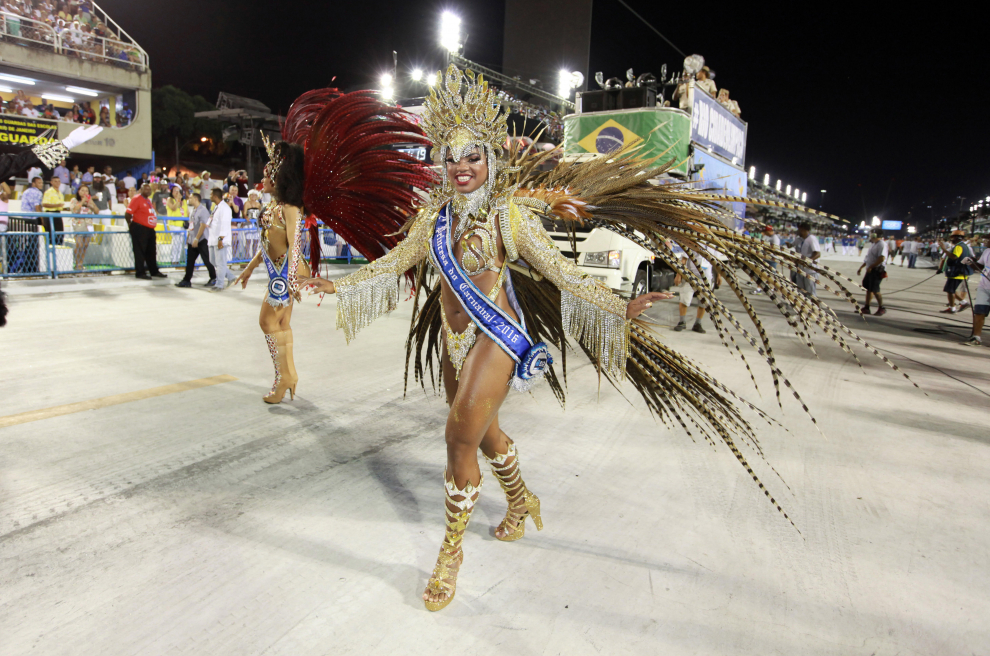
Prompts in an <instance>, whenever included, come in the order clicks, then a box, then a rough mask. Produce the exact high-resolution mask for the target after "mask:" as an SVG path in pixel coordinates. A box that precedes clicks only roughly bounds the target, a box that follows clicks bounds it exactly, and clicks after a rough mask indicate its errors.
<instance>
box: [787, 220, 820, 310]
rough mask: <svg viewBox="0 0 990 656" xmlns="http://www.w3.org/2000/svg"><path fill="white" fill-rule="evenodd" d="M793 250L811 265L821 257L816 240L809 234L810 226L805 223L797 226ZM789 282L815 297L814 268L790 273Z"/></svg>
mask: <svg viewBox="0 0 990 656" xmlns="http://www.w3.org/2000/svg"><path fill="white" fill-rule="evenodd" d="M794 250H796V251H797V252H798V254H799V255H801V256H802V257H805V258H807V259H809V260H811V262H812V263H815V262H817V261H818V258H820V257H821V256H822V249H821V246H819V245H818V238H817V237H815V236H814V235H813V234H811V224H810V223H808V222H807V221H805V222H804V223H802V224H801V225H799V226H798V239H797V240H796V241H795V242H794ZM791 282H793V283H794V284H795V285H797V286H798V287H800V288H801V291H803V292H804V293H805V294H807V295H808V296H817V293H816V290H815V286H816V285H817V283H818V273H817V272H816V271H815V267H813V266H808V267H802V270H801V271H791Z"/></svg>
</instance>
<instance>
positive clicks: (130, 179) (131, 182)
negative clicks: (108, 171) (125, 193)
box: [124, 173, 137, 189]
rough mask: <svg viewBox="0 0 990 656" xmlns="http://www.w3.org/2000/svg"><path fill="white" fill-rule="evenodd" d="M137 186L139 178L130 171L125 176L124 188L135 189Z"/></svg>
mask: <svg viewBox="0 0 990 656" xmlns="http://www.w3.org/2000/svg"><path fill="white" fill-rule="evenodd" d="M136 186H137V179H136V178H135V177H134V176H133V175H131V174H130V173H128V174H127V175H125V176H124V189H133V188H134V187H136Z"/></svg>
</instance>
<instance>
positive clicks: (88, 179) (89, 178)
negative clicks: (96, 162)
mask: <svg viewBox="0 0 990 656" xmlns="http://www.w3.org/2000/svg"><path fill="white" fill-rule="evenodd" d="M95 172H96V167H95V166H88V167H86V172H85V173H83V174H82V182H83V184H92V183H93V174H94V173H95Z"/></svg>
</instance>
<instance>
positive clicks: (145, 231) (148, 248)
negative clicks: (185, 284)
mask: <svg viewBox="0 0 990 656" xmlns="http://www.w3.org/2000/svg"><path fill="white" fill-rule="evenodd" d="M124 218H125V219H126V220H127V230H128V231H129V232H130V233H131V245H132V246H133V247H134V274H135V276H136V277H137V278H140V279H141V280H151V279H152V278H153V277H154V278H167V277H168V276H166V275H165V274H164V273H162V272H161V271H159V270H158V254H157V250H158V246H157V244H156V243H155V242H156V240H155V226H156V225H158V216H157V215H156V214H155V206H154V204H153V203H152V202H151V185H149V184H144V185H142V186H141V193H140V194H138V195H137V196H135V197H134V198H132V199H131V202H130V204H129V205H128V206H127V211H126V212H125V213H124ZM146 269H148V270H150V271H151V275H148V273H147V271H146Z"/></svg>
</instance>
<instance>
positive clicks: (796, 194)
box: [794, 187, 801, 198]
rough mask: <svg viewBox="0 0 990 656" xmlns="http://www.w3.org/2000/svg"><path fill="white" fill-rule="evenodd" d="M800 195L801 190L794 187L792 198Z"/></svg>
mask: <svg viewBox="0 0 990 656" xmlns="http://www.w3.org/2000/svg"><path fill="white" fill-rule="evenodd" d="M800 197H801V190H800V189H798V188H797V187H794V198H800Z"/></svg>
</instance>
